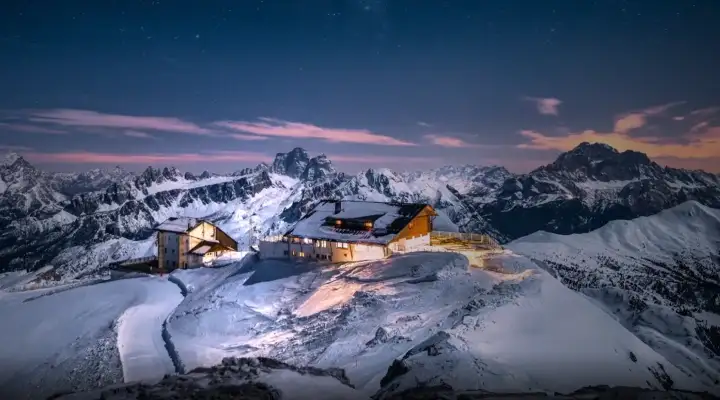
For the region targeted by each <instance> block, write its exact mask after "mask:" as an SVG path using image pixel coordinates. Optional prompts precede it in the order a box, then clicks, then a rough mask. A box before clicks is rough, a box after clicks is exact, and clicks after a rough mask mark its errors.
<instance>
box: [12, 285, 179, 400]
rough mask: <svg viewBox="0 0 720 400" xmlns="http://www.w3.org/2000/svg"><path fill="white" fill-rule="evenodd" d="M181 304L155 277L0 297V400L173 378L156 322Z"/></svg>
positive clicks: (174, 288) (175, 290)
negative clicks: (0, 327)
mask: <svg viewBox="0 0 720 400" xmlns="http://www.w3.org/2000/svg"><path fill="white" fill-rule="evenodd" d="M181 300H182V296H181V295H180V289H179V288H178V287H177V286H176V285H175V284H173V283H171V282H168V281H167V280H166V279H161V278H156V277H143V278H135V279H124V280H119V281H112V282H103V283H99V284H95V285H89V286H83V287H76V288H71V289H69V290H64V291H57V292H53V291H50V290H49V289H40V290H33V291H27V292H15V293H7V292H0V321H3V323H2V330H1V332H0V394H1V395H2V396H0V397H1V398H4V399H5V398H6V399H22V398H28V399H30V398H33V399H35V398H45V397H47V396H49V395H52V394H54V393H56V392H58V391H63V390H89V389H93V388H98V387H103V386H106V385H108V384H114V383H119V382H123V380H125V381H129V380H134V379H146V378H147V379H160V378H162V376H163V375H164V374H166V373H174V372H175V370H174V368H173V365H172V362H170V358H169V355H168V352H167V351H166V350H165V349H164V347H163V345H162V343H161V342H162V338H161V333H162V332H161V329H162V327H161V325H162V321H163V320H164V319H165V318H166V317H167V315H168V314H169V313H170V312H171V311H172V309H173V308H174V307H175V306H176V305H177V304H178V303H180V301H181ZM123 374H126V375H125V377H124V379H123Z"/></svg>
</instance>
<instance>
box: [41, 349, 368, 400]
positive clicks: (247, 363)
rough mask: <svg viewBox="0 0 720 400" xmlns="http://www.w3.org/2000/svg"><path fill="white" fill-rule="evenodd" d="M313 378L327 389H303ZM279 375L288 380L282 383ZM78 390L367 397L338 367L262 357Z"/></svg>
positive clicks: (264, 399)
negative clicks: (154, 379)
mask: <svg viewBox="0 0 720 400" xmlns="http://www.w3.org/2000/svg"><path fill="white" fill-rule="evenodd" d="M327 378H330V379H331V381H328V380H327ZM314 379H323V381H322V386H321V387H322V389H323V390H324V391H326V392H324V393H314V394H313V393H311V391H309V390H308V389H307V387H306V385H308V383H310V384H312V382H313V380H314ZM283 380H287V382H282V381H283ZM276 382H277V383H276ZM278 383H279V384H278ZM82 395H83V397H82V398H83V399H87V400H90V399H98V400H100V399H116V400H122V399H143V400H160V399H207V400H210V399H213V400H225V399H227V400H235V399H247V400H254V399H258V400H283V399H297V400H311V399H330V398H338V399H341V398H342V399H362V398H365V399H368V398H367V397H365V396H362V395H361V394H360V393H359V392H358V391H356V390H355V388H354V387H353V386H352V385H351V384H350V382H349V380H348V378H347V376H345V372H344V371H343V370H341V369H334V368H330V369H319V368H313V367H296V366H293V365H290V364H286V363H283V362H280V361H276V360H273V359H269V358H263V357H259V358H235V357H230V358H225V359H223V360H222V363H221V364H220V365H216V366H214V367H210V368H197V369H195V370H193V371H190V372H189V373H187V374H185V375H174V376H166V377H165V378H164V379H163V380H162V381H160V382H158V383H156V384H153V385H150V384H140V383H138V384H125V385H117V386H114V387H109V388H106V389H102V390H98V391H96V392H92V393H83V394H82ZM74 396H75V395H73V394H58V395H55V396H53V397H51V398H52V399H66V400H70V399H73V398H75V397H74ZM332 396H336V397H332Z"/></svg>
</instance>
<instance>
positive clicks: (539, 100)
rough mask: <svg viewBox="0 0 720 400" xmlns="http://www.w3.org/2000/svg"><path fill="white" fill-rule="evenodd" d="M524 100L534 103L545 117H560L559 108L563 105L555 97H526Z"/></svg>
mask: <svg viewBox="0 0 720 400" xmlns="http://www.w3.org/2000/svg"><path fill="white" fill-rule="evenodd" d="M524 100H526V101H532V102H534V103H535V107H537V110H538V112H539V113H540V114H543V115H558V114H559V111H558V107H559V106H560V104H562V101H560V100H559V99H556V98H554V97H525V98H524Z"/></svg>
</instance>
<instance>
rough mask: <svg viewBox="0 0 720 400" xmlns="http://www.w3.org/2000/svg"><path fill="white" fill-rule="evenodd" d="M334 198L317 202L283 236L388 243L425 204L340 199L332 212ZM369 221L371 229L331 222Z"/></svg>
mask: <svg viewBox="0 0 720 400" xmlns="http://www.w3.org/2000/svg"><path fill="white" fill-rule="evenodd" d="M335 203H336V202H335V201H333V200H324V201H321V202H320V203H318V204H317V205H316V206H315V208H313V209H312V210H310V212H308V213H307V215H305V216H304V217H303V218H301V219H300V220H299V221H298V222H297V223H296V224H295V226H294V227H293V228H292V229H290V230H289V231H288V232H287V233H286V235H292V236H300V237H305V238H310V239H326V240H335V241H342V242H357V243H373V244H387V243H390V242H391V241H392V240H393V239H394V238H395V237H396V236H397V235H398V234H399V233H400V231H402V230H403V228H405V226H407V224H408V223H410V221H412V220H413V219H414V218H415V217H416V216H417V215H418V214H419V213H420V212H421V211H422V210H423V209H425V207H427V206H428V205H427V204H422V203H381V202H372V201H351V200H343V201H341V202H340V204H341V206H340V207H341V209H340V212H339V213H337V214H336V213H335ZM336 220H341V221H345V222H352V223H360V224H362V223H363V222H365V221H367V222H372V224H373V228H372V230H368V229H363V228H355V227H351V228H350V229H348V228H347V225H348V224H343V223H341V224H340V225H339V226H334V224H333V222H334V221H336Z"/></svg>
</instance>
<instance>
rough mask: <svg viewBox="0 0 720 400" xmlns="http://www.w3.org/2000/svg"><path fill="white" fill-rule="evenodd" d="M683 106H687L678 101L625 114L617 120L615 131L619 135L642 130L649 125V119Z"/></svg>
mask: <svg viewBox="0 0 720 400" xmlns="http://www.w3.org/2000/svg"><path fill="white" fill-rule="evenodd" d="M681 104H685V102H684V101H676V102H673V103H667V104H663V105H659V106H654V107H649V108H646V109H644V110H640V111H634V112H630V113H627V114H623V115H621V116H619V117H617V118H616V119H615V126H614V129H613V130H614V131H615V132H619V133H628V132H630V131H633V130H635V129H638V128H642V127H643V126H645V125H646V124H647V118H648V117H650V116H655V115H660V114H663V113H664V112H665V111H667V110H668V109H670V108H672V107H675V106H679V105H681Z"/></svg>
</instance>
